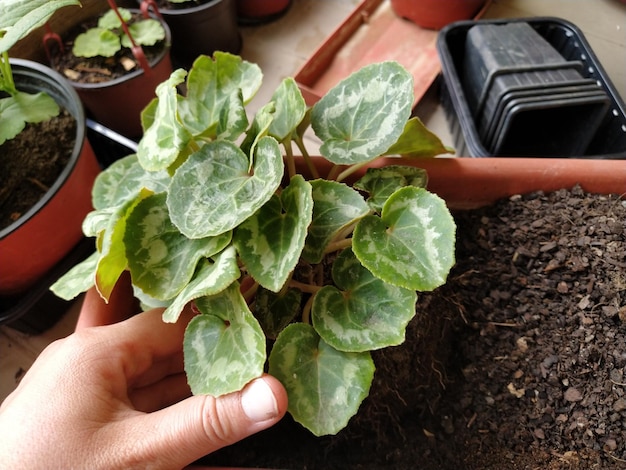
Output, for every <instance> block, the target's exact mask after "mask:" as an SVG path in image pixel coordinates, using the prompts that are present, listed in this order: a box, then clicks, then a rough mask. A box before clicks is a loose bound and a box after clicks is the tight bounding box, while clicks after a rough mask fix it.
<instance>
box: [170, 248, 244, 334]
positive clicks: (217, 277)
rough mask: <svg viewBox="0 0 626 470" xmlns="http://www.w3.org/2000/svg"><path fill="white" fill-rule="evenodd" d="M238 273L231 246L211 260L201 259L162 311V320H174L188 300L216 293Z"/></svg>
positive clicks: (235, 258)
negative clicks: (183, 285)
mask: <svg viewBox="0 0 626 470" xmlns="http://www.w3.org/2000/svg"><path fill="white" fill-rule="evenodd" d="M240 275H241V271H239V266H238V265H237V254H236V252H235V248H233V247H232V246H229V247H228V248H226V249H225V250H224V251H222V252H221V253H220V254H218V255H217V256H215V257H214V261H213V262H211V261H209V260H208V259H206V260H203V261H201V262H200V267H199V269H198V270H197V272H196V273H195V274H194V276H193V279H192V280H191V281H190V282H189V284H187V285H186V286H185V288H184V289H183V290H182V291H181V292H180V294H178V295H177V296H176V298H175V299H174V301H173V302H172V304H171V305H170V306H169V307H168V308H167V309H166V310H165V311H164V312H163V321H164V322H166V323H174V322H176V321H177V320H178V317H179V316H180V314H181V312H182V311H183V308H185V305H187V304H188V303H189V302H191V301H192V300H195V299H198V298H200V297H204V296H208V295H214V294H218V293H219V292H221V291H223V290H224V289H226V288H227V287H228V286H229V285H231V284H232V283H233V282H234V281H236V280H237V279H238V278H239V276H240Z"/></svg>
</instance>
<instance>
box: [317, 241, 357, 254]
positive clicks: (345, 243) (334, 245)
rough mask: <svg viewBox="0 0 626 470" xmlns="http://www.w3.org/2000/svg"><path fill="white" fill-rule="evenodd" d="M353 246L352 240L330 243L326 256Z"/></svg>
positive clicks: (325, 251)
mask: <svg viewBox="0 0 626 470" xmlns="http://www.w3.org/2000/svg"><path fill="white" fill-rule="evenodd" d="M350 246H352V238H344V239H343V240H339V241H336V242H332V243H329V244H328V245H327V246H326V249H325V250H324V254H328V253H333V252H335V251H339V250H343V249H344V248H348V247H350Z"/></svg>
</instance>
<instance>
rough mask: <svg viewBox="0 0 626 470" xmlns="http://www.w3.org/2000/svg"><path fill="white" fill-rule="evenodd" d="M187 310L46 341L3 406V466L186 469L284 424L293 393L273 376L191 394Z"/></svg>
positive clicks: (0, 409) (84, 328)
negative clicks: (225, 390)
mask: <svg viewBox="0 0 626 470" xmlns="http://www.w3.org/2000/svg"><path fill="white" fill-rule="evenodd" d="M85 304H88V301H87V300H86V301H85ZM191 316H192V314H191V313H185V314H184V315H183V317H182V318H181V320H180V321H178V322H177V323H175V324H166V323H163V321H162V320H161V311H159V310H152V311H149V312H145V313H141V314H139V315H135V316H133V317H132V318H130V319H128V320H124V321H122V322H119V323H114V324H111V325H108V326H90V325H89V322H88V321H83V323H82V324H80V325H79V328H78V329H77V331H76V332H75V333H74V334H72V335H70V336H68V337H67V338H64V339H61V340H58V341H56V342H54V343H52V344H51V345H50V346H48V347H47V348H46V349H45V350H44V351H43V353H42V354H41V355H40V356H39V357H38V359H37V360H36V361H35V363H34V364H33V366H32V367H31V368H30V370H29V371H28V372H27V374H26V375H25V376H24V378H23V379H22V381H21V383H20V385H19V386H18V388H17V389H16V390H15V391H14V392H13V393H12V394H11V395H9V397H7V399H6V400H5V401H4V402H3V403H2V405H1V406H0V467H1V468H28V469H38V468H46V469H48V468H66V469H71V468H90V469H108V470H112V469H134V468H142V469H146V468H151V469H175V468H183V467H185V466H187V465H189V464H191V463H192V462H194V461H195V460H197V459H198V458H200V457H202V456H205V455H207V454H210V453H211V452H214V451H216V450H217V449H219V448H221V447H224V446H227V445H230V444H232V443H235V442H237V441H239V440H241V439H243V438H244V437H247V436H249V435H251V434H254V433H256V432H258V431H261V430H263V429H266V428H268V427H270V426H272V425H273V424H275V423H276V422H278V421H279V420H280V419H281V418H282V417H283V415H284V414H285V412H286V409H287V395H286V392H285V390H284V388H283V387H282V385H281V384H280V383H279V382H278V381H277V380H276V379H275V378H273V377H271V376H269V375H264V376H263V377H261V378H258V379H256V380H253V381H252V382H250V383H249V384H248V385H247V386H246V387H245V388H244V389H243V390H242V391H241V392H235V393H232V394H228V395H224V396H221V397H218V398H214V397H210V396H190V395H191V394H190V391H189V388H188V386H187V382H186V378H185V374H184V371H183V358H182V338H183V333H184V329H185V326H186V323H187V322H188V321H189V319H190V318H191ZM98 321H101V320H98Z"/></svg>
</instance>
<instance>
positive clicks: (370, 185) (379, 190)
mask: <svg viewBox="0 0 626 470" xmlns="http://www.w3.org/2000/svg"><path fill="white" fill-rule="evenodd" d="M427 183H428V174H427V173H426V170H424V169H423V168H416V167H411V166H401V165H389V166H385V167H382V168H368V170H367V171H366V172H365V175H363V177H362V178H361V179H360V180H359V181H357V182H356V183H354V188H356V189H360V190H361V191H365V192H367V193H369V198H368V200H367V203H368V204H369V205H370V207H371V208H372V209H374V210H375V211H377V212H380V211H381V210H382V208H383V205H384V204H385V202H386V201H387V199H388V198H389V196H391V195H392V194H393V193H395V192H396V191H397V190H398V189H400V188H404V187H405V186H415V187H417V188H425V187H426V185H427Z"/></svg>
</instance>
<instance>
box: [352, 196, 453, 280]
mask: <svg viewBox="0 0 626 470" xmlns="http://www.w3.org/2000/svg"><path fill="white" fill-rule="evenodd" d="M455 232H456V226H455V224H454V220H453V219H452V216H451V215H450V212H449V211H448V208H447V207H446V204H445V202H444V201H443V200H442V199H440V198H439V197H438V196H436V195H435V194H432V193H430V192H428V191H426V190H425V189H423V188H416V187H414V186H407V187H405V188H402V189H399V190H398V191H396V192H395V193H394V194H392V195H391V197H390V198H389V199H388V200H387V202H386V203H385V206H384V207H383V210H382V216H381V217H377V216H367V217H365V218H363V219H361V221H360V222H359V223H358V224H357V226H356V229H355V231H354V237H353V240H352V249H353V250H354V253H355V254H356V256H357V258H359V260H360V261H361V263H362V264H363V266H365V267H366V268H367V269H369V270H370V271H371V272H372V273H373V274H374V275H375V276H377V277H379V278H380V279H382V280H384V281H386V282H388V283H390V284H394V285H397V286H400V287H405V288H407V289H414V290H418V291H429V290H432V289H435V288H436V287H439V286H440V285H442V284H443V283H444V282H445V280H446V277H447V275H448V272H449V271H450V268H451V267H452V266H453V264H454V241H455Z"/></svg>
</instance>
